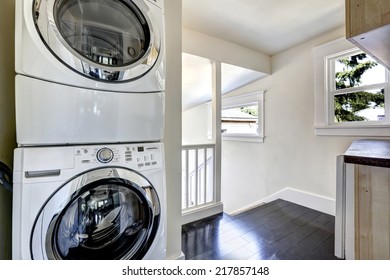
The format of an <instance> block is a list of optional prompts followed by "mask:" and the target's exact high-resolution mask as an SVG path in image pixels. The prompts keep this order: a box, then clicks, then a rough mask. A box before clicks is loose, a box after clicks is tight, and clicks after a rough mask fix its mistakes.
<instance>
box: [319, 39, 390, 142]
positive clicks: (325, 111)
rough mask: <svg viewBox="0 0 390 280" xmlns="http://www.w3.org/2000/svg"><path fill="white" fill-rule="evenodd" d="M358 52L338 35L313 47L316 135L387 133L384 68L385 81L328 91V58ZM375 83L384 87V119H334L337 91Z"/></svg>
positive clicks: (389, 110)
mask: <svg viewBox="0 0 390 280" xmlns="http://www.w3.org/2000/svg"><path fill="white" fill-rule="evenodd" d="M359 51H360V52H364V51H363V50H360V49H359V48H357V47H356V46H355V45H353V44H352V43H350V42H349V41H347V40H346V39H345V38H340V39H337V40H334V41H331V42H329V43H327V44H324V45H321V46H318V47H315V48H313V59H314V93H315V133H316V135H329V136H390V130H389V128H390V86H389V77H390V74H389V70H388V69H386V82H385V83H380V84H375V86H373V85H368V86H358V87H354V88H348V89H345V90H338V91H337V90H332V88H333V87H334V82H335V78H334V75H335V71H334V69H330V66H331V64H332V62H331V61H336V60H337V58H338V57H342V56H347V55H351V54H353V53H354V52H359ZM368 55H370V54H368ZM379 85H381V86H382V87H384V89H385V110H386V117H385V120H384V121H356V122H340V123H337V122H335V121H334V96H336V95H337V94H340V93H350V92H357V91H359V89H360V90H364V89H366V90H369V89H372V88H373V87H375V88H377V87H379Z"/></svg>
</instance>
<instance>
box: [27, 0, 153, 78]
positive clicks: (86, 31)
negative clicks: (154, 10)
mask: <svg viewBox="0 0 390 280" xmlns="http://www.w3.org/2000/svg"><path fill="white" fill-rule="evenodd" d="M34 3H35V5H34V18H35V22H36V26H37V29H38V31H39V32H40V35H41V37H42V38H43V40H44V42H45V43H46V45H47V46H48V48H49V49H50V50H51V51H52V52H53V53H54V54H55V55H56V56H57V58H59V59H60V60H61V61H62V62H63V63H65V64H66V65H67V66H68V67H71V68H72V69H73V70H76V71H77V72H80V73H82V74H83V75H86V76H88V77H90V78H94V79H100V80H106V81H124V80H128V79H134V78H138V76H141V75H143V74H145V73H146V72H147V71H149V70H150V68H151V67H152V66H153V65H154V63H155V62H156V60H157V57H158V53H159V51H160V40H159V36H158V29H157V30H156V28H154V27H153V24H152V22H151V21H150V20H149V18H148V17H147V15H148V14H150V12H149V9H148V7H147V5H146V4H145V3H144V2H143V1H131V0H84V1H79V0H35V2H34ZM135 3H137V4H135ZM69 54H70V55H71V56H69ZM129 69H132V71H128V70H129Z"/></svg>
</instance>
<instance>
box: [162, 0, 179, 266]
mask: <svg viewBox="0 0 390 280" xmlns="http://www.w3.org/2000/svg"><path fill="white" fill-rule="evenodd" d="M181 7H182V1H181V0H165V27H166V47H167V54H166V58H167V78H166V81H167V82H166V100H165V103H166V104H165V132H164V134H165V136H164V144H165V162H166V183H167V208H168V209H167V211H168V219H167V235H168V240H167V257H168V258H169V259H175V258H177V257H179V256H180V254H181V108H182V106H181V64H182V62H181V52H182V50H181V49H182V48H181V42H182V38H181Z"/></svg>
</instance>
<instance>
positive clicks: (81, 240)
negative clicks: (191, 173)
mask: <svg viewBox="0 0 390 280" xmlns="http://www.w3.org/2000/svg"><path fill="white" fill-rule="evenodd" d="M59 205H60V206H59ZM159 222H160V203H159V199H158V196H157V193H156V191H155V189H154V188H153V186H152V185H151V184H150V182H149V181H148V180H147V179H146V178H144V177H143V176H142V175H141V174H139V173H137V172H135V171H132V170H129V169H125V168H102V169H96V170H93V171H89V172H87V173H85V174H82V175H80V176H78V177H76V178H74V179H72V180H71V181H69V182H68V183H66V184H64V185H63V186H62V187H61V188H59V189H58V190H57V191H56V192H55V193H54V194H53V195H52V196H51V197H50V198H49V199H48V200H47V201H46V203H45V205H44V206H43V207H42V209H41V211H40V212H39V214H38V217H37V219H36V221H35V223H34V226H33V230H32V235H31V242H30V244H31V257H32V259H59V260H95V259H103V260H115V259H142V258H143V256H144V255H145V253H146V252H147V251H148V250H149V248H150V246H151V244H152V242H153V240H154V239H155V236H156V232H157V229H158V226H159Z"/></svg>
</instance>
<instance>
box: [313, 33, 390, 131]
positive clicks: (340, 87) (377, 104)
mask: <svg viewBox="0 0 390 280" xmlns="http://www.w3.org/2000/svg"><path fill="white" fill-rule="evenodd" d="M314 61H315V95H316V134H317V135H351V136H352V135H354V136H390V132H389V130H388V128H389V127H390V126H389V124H390V114H389V113H388V112H387V111H388V110H389V108H390V106H389V100H390V95H389V84H388V78H389V73H388V72H389V71H388V70H386V68H384V67H383V66H382V65H380V64H379V63H377V62H376V61H375V60H374V59H373V58H372V57H370V56H369V55H368V54H366V53H364V52H363V51H361V50H359V49H358V48H356V47H355V46H353V45H352V44H350V43H349V42H348V41H346V40H345V39H342V40H341V39H340V40H336V41H334V42H331V43H329V44H326V45H323V46H320V47H317V48H315V49H314Z"/></svg>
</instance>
